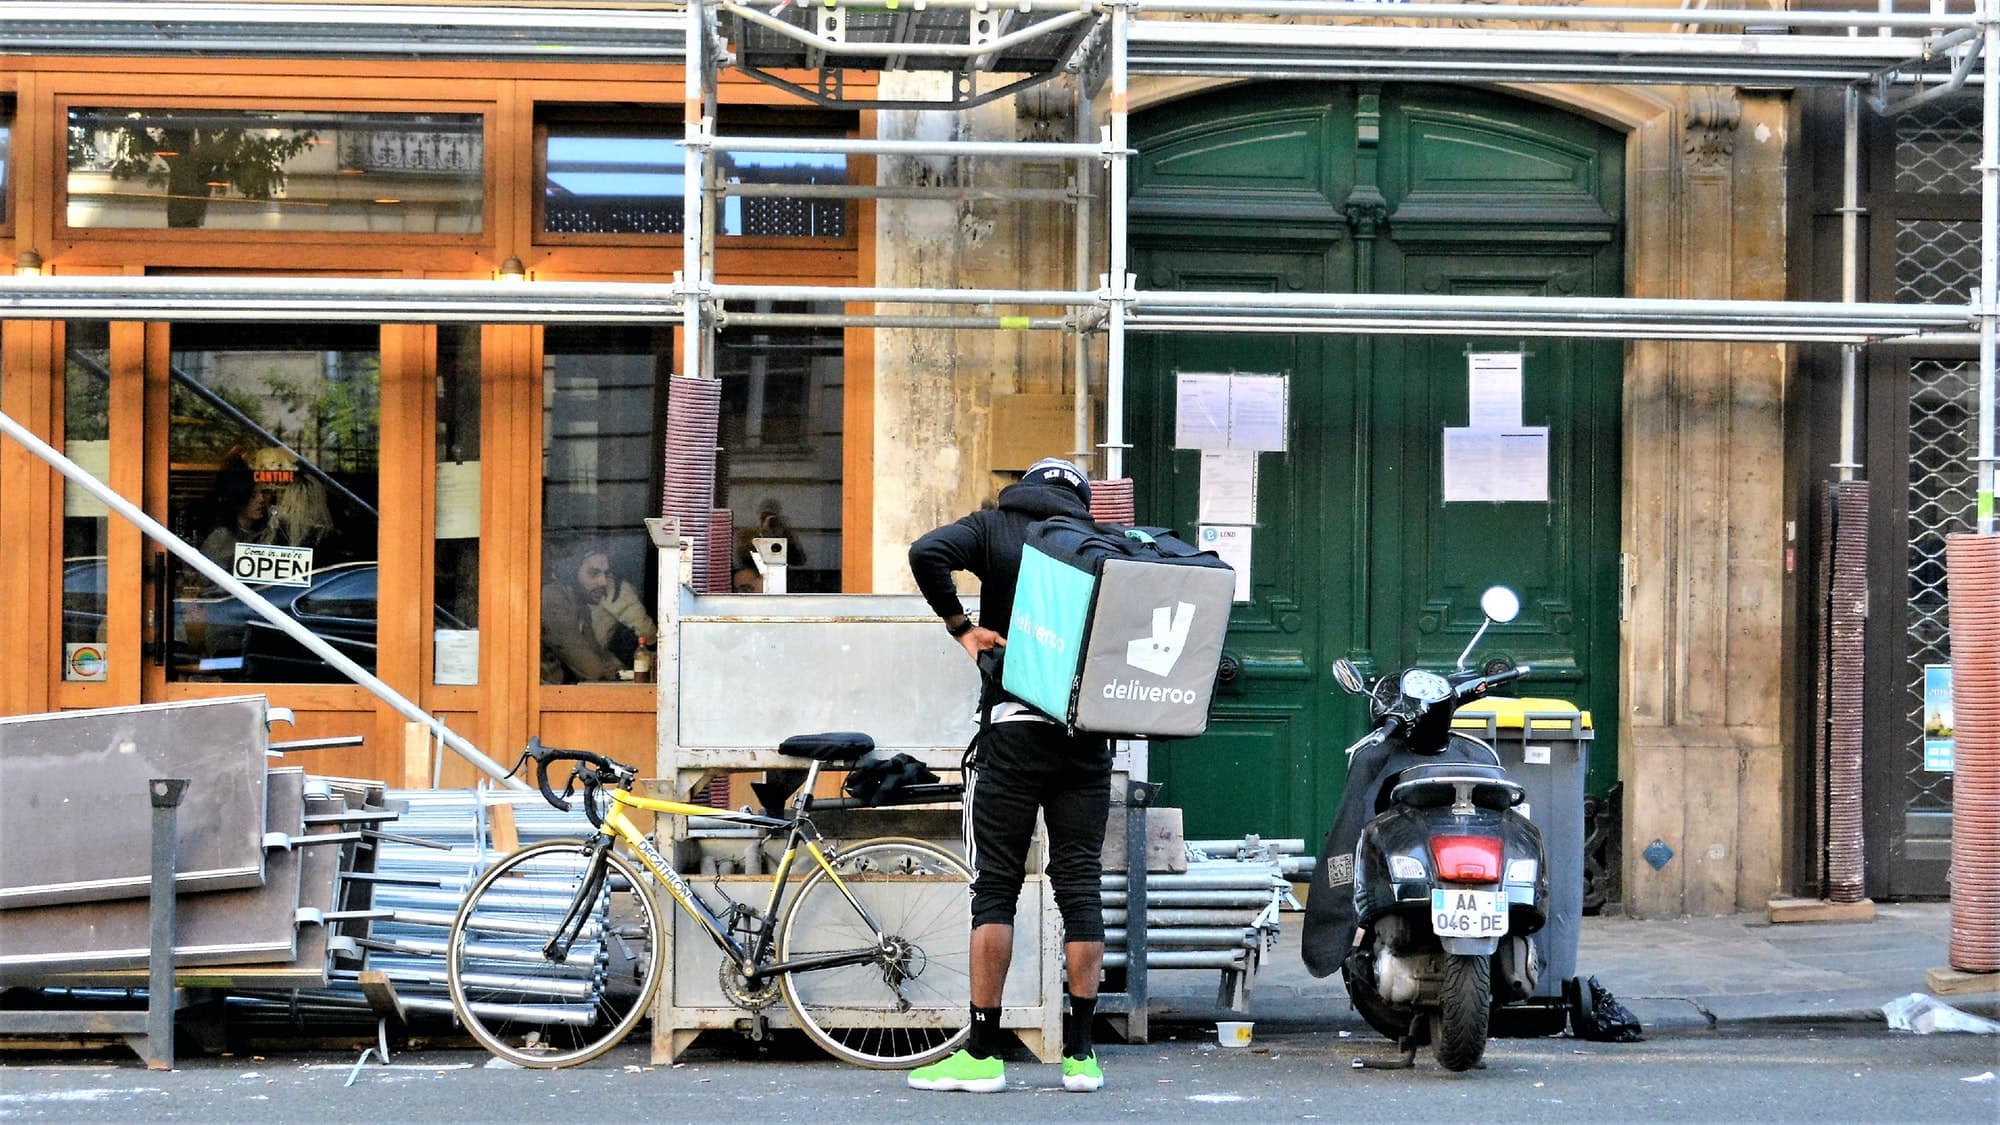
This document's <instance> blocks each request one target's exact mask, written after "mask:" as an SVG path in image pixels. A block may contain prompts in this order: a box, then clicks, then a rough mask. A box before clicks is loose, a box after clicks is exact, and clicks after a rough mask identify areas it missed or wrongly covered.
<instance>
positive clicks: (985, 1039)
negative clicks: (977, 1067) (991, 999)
mask: <svg viewBox="0 0 2000 1125" xmlns="http://www.w3.org/2000/svg"><path fill="white" fill-rule="evenodd" d="M965 1053H966V1054H968V1055H971V1056H972V1057H974V1058H979V1059H992V1058H998V1057H999V1056H1000V1009H998V1008H982V1007H980V1006H978V1005H977V1004H975V1005H973V1006H972V1038H971V1039H969V1040H967V1041H966V1044H965Z"/></svg>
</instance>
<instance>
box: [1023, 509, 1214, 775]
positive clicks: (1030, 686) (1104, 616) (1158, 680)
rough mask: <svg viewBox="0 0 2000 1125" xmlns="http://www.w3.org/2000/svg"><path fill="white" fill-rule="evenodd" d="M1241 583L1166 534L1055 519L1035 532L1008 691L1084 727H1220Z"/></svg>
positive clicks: (1026, 552) (1026, 556) (1157, 730)
mask: <svg viewBox="0 0 2000 1125" xmlns="http://www.w3.org/2000/svg"><path fill="white" fill-rule="evenodd" d="M1235 593H1236V575H1235V573H1234V572H1233V571H1232V570H1231V569H1230V567H1229V564H1228V563H1225V562H1223V561H1222V560H1221V559H1219V558H1217V557H1216V556H1214V555H1212V554H1204V553H1202V552H1200V551H1197V550H1195V549H1194V547H1193V546H1191V545H1189V544H1188V543H1187V542H1186V541H1184V540H1181V539H1178V538H1176V537H1175V536H1174V535H1173V534H1172V533H1170V532H1168V531H1166V530H1165V529H1162V528H1144V529H1142V528H1132V527H1120V526H1119V525H1117V524H1100V523H1096V522H1093V521H1091V520H1087V519H1081V518H1078V517H1075V516H1055V517H1052V518H1050V519H1045V520H1041V521H1039V522H1037V523H1035V524H1033V525H1031V526H1030V527H1029V528H1028V539H1027V544H1026V546H1025V547H1024V548H1023V550H1022V552H1021V572H1020V578H1019V580H1018V582H1017V583H1016V584H1015V587H1014V616H1013V618H1012V619H1011V620H1010V621H1009V622H1008V624H1007V660H1006V663H1005V665H1004V670H1003V672H1002V674H1001V681H1000V686H1001V687H1003V688H1005V689H1006V690H1007V692H1008V694H1010V695H1013V696H1014V697H1015V698H1017V699H1020V700H1023V701H1024V702H1026V703H1028V704H1029V705H1031V706H1033V707H1035V708H1036V709H1037V710H1040V711H1042V712H1043V713H1045V714H1047V715H1050V716H1052V717H1054V718H1056V719H1058V720H1061V721H1062V722H1063V723H1065V724H1066V725H1068V726H1070V727H1071V728H1073V729H1075V730H1082V731H1091V732H1093V733H1097V734H1106V735H1118V736H1125V737H1133V738H1191V737H1193V736H1195V735H1198V734H1200V733H1201V732H1202V731H1204V730H1206V729H1208V710H1209V705H1210V704H1211V703H1213V702H1214V699H1215V674H1216V670H1217V669H1218V668H1219V667H1220V666H1221V663H1222V640H1223V635H1224V634H1225V633H1226V632H1227V631H1228V628H1229V606H1230V602H1231V601H1232V600H1233V599H1234V597H1235Z"/></svg>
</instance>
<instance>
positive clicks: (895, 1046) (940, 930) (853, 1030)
mask: <svg viewBox="0 0 2000 1125" xmlns="http://www.w3.org/2000/svg"><path fill="white" fill-rule="evenodd" d="M833 868H834V870H835V871H836V872H837V873H838V874H839V876H840V880H839V883H836V882H835V881H834V880H833V879H831V878H828V876H827V873H826V870H825V869H824V868H817V869H815V870H814V871H813V873H812V874H811V875H810V876H808V877H807V878H806V881H805V883H804V885H803V886H801V887H800V888H799V894H798V897H797V898H796V899H794V900H793V901H792V906H791V908H790V909H789V910H787V911H786V912H785V918H784V922H783V924H782V927H781V929H780V930H779V932H778V956H779V959H780V960H784V961H792V960H797V959H800V958H805V957H812V956H816V955H819V954H825V953H833V952H839V951H845V950H868V951H871V953H872V954H873V956H871V957H870V959H869V960H867V961H864V962H862V963H860V964H857V965H843V966H840V967H838V968H831V969H817V970H802V971H798V972H790V973H786V974H784V975H783V976H782V977H780V978H779V985H780V987H781V988H782V989H783V991H784V994H785V1003H786V1004H787V1005H788V1006H790V1008H791V1009H792V1015H793V1016H795V1017H796V1018H797V1019H798V1022H799V1027H800V1029H801V1030H803V1031H804V1032H805V1033H806V1034H807V1035H808V1036H810V1037H811V1038H812V1040H813V1042H815V1043H818V1044H819V1045H820V1046H821V1047H823V1048H825V1049H826V1052H827V1053H828V1054H830V1055H832V1056H833V1057H835V1058H837V1059H843V1060H845V1061H847V1062H851V1063H854V1064H856V1065H857V1066H865V1067H872V1068H875V1069H893V1068H898V1067H910V1066H922V1065H923V1064H925V1063H929V1062H935V1061H937V1060H938V1059H941V1058H943V1057H945V1056H946V1055H948V1054H950V1053H952V1052H953V1051H955V1050H957V1049H958V1048H959V1047H960V1046H961V1045H963V1044H964V1042H965V1041H966V1039H967V1038H968V1037H970V1035H971V1034H972V1027H971V1022H970V1021H971V1007H970V1005H971V1002H972V912H971V909H970V906H969V902H970V895H971V886H972V872H971V871H970V870H969V869H968V868H967V867H966V866H965V864H964V863H963V862H962V861H961V860H959V858H958V857H957V856H954V855H952V854H951V853H950V852H947V851H945V850H944V849H942V848H939V847H937V846H935V845H933V844H927V843H925V842H924V841H922V840H906V839H900V838H891V837H885V838H882V839H877V840H868V841H864V842H862V843H860V844H858V845H856V846H854V847H852V848H845V849H842V850H841V852H840V854H839V856H838V857H837V858H836V859H834V861H833ZM841 885H845V886H846V888H847V892H848V893H849V894H852V895H853V896H854V900H855V902H859V903H860V904H861V905H862V906H863V907H865V908H866V909H867V911H868V913H869V914H870V915H872V916H873V917H874V919H875V921H876V922H877V923H879V924H880V925H881V927H882V929H881V932H880V933H879V934H878V933H877V932H876V931H875V929H874V928H873V927H871V926H869V925H868V923H867V921H866V920H865V919H863V917H862V916H861V914H860V912H859V911H857V910H855V908H854V904H853V903H850V902H849V901H848V899H847V896H846V895H844V894H842V893H841Z"/></svg>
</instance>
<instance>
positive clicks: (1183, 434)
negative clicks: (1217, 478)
mask: <svg viewBox="0 0 2000 1125" xmlns="http://www.w3.org/2000/svg"><path fill="white" fill-rule="evenodd" d="M1174 448H1175V449H1227V448H1229V376H1227V375H1200V374H1189V373H1187V372H1182V373H1181V375H1180V378H1179V379H1178V380H1176V382H1175V384H1174Z"/></svg>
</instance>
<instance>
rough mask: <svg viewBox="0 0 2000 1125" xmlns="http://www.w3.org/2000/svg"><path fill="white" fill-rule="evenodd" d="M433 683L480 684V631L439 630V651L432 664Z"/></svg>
mask: <svg viewBox="0 0 2000 1125" xmlns="http://www.w3.org/2000/svg"><path fill="white" fill-rule="evenodd" d="M431 682H432V683H435V684H476V683H478V682H479V630H477V629H439V630H437V650H436V653H435V656H434V657H433V659H432V663H431Z"/></svg>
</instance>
